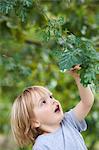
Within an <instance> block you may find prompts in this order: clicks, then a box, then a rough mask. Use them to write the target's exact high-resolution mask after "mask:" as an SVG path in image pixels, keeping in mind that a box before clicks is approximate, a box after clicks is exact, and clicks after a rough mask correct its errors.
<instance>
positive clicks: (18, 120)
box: [11, 86, 50, 147]
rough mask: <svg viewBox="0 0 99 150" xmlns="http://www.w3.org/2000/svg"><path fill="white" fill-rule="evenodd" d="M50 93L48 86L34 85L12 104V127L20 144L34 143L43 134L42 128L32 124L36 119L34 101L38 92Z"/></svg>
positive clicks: (21, 145)
mask: <svg viewBox="0 0 99 150" xmlns="http://www.w3.org/2000/svg"><path fill="white" fill-rule="evenodd" d="M48 93H49V94H50V91H49V90H48V89H47V88H44V87H42V86H32V87H29V88H27V89H25V90H24V91H23V92H22V94H21V95H19V96H18V97H17V98H16V100H15V102H14V103H13V106H12V111H11V129H12V133H13V136H14V139H15V141H16V143H17V144H18V146H20V147H24V146H26V145H28V144H31V143H32V144H34V142H35V139H36V138H37V137H38V136H39V135H40V134H42V133H43V132H42V130H40V129H36V128H33V127H32V126H31V124H32V123H33V121H35V115H34V112H33V108H34V102H35V101H36V99H37V98H38V97H37V94H39V95H40V96H41V97H42V96H44V95H45V94H48Z"/></svg>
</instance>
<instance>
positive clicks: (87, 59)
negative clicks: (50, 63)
mask: <svg viewBox="0 0 99 150" xmlns="http://www.w3.org/2000/svg"><path fill="white" fill-rule="evenodd" d="M63 24H64V18H63V17H60V18H59V19H58V20H56V19H52V20H49V22H48V26H47V28H46V30H45V32H44V40H46V41H49V40H54V42H55V43H56V47H55V48H54V50H53V54H54V55H55V56H56V57H57V58H58V64H59V68H60V70H62V71H65V70H70V69H71V68H72V67H74V66H75V65H77V64H80V66H81V70H80V71H79V74H80V78H81V83H82V84H83V85H84V86H85V87H86V86H87V85H88V84H92V83H96V82H97V81H96V75H97V74H99V53H98V52H96V50H95V48H94V45H93V43H92V41H91V40H89V39H87V38H84V37H76V36H75V35H74V34H71V33H69V31H68V30H67V29H65V30H63V29H62V25H63Z"/></svg>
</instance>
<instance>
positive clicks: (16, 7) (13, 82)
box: [0, 0, 99, 150]
mask: <svg viewBox="0 0 99 150" xmlns="http://www.w3.org/2000/svg"><path fill="white" fill-rule="evenodd" d="M46 14H47V16H46ZM60 16H63V17H64V18H65V24H64V27H65V28H67V29H68V30H69V31H70V32H72V33H73V34H75V35H76V36H80V37H86V38H89V39H91V40H92V41H93V42H94V45H95V48H96V50H97V51H99V2H98V0H97V1H96V0H39V1H38V0H1V1H0V150H5V149H6V150H19V149H20V148H18V147H17V146H16V145H15V143H14V141H13V138H12V136H11V130H10V111H11V106H12V103H13V101H14V99H15V97H16V96H17V95H18V94H19V93H20V92H21V91H22V90H23V89H24V88H26V87H27V86H31V85H43V86H46V87H47V88H49V89H50V90H51V91H52V92H53V95H54V97H55V98H57V99H58V100H59V101H60V102H61V104H62V107H63V110H64V111H68V110H69V109H70V108H72V107H73V106H75V105H76V104H77V102H78V101H79V99H80V98H79V93H78V89H77V87H76V84H75V82H74V80H73V79H72V78H71V77H70V76H69V75H68V74H66V73H62V72H60V70H59V67H58V65H57V63H56V59H55V57H54V56H52V55H51V47H52V45H53V43H52V42H49V43H44V42H43V41H42V32H41V28H43V29H44V28H45V27H46V23H47V17H49V18H58V17H60ZM98 79H99V78H98ZM86 121H87V124H88V130H87V131H86V132H85V133H83V136H84V139H85V142H86V144H87V146H88V149H89V150H98V149H99V141H98V139H99V93H98V91H97V93H95V103H94V105H93V108H92V110H91V112H90V114H89V115H88V116H87V118H86ZM30 149H31V146H29V147H26V148H24V150H30Z"/></svg>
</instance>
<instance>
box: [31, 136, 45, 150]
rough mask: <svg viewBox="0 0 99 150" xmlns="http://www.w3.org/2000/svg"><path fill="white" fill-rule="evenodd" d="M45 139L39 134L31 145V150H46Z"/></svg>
mask: <svg viewBox="0 0 99 150" xmlns="http://www.w3.org/2000/svg"><path fill="white" fill-rule="evenodd" d="M46 143H47V140H46V138H45V137H44V136H42V135H40V136H38V138H37V139H36V141H35V144H34V145H33V147H32V150H47V148H46V145H47V144H46Z"/></svg>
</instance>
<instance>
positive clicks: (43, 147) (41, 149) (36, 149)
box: [32, 146, 48, 150]
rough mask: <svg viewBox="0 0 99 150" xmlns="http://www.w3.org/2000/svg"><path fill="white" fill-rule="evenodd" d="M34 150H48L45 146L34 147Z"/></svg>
mask: <svg viewBox="0 0 99 150" xmlns="http://www.w3.org/2000/svg"><path fill="white" fill-rule="evenodd" d="M32 150H48V149H47V148H46V147H45V146H34V147H33V148H32Z"/></svg>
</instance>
